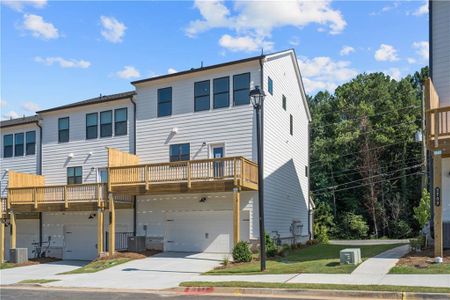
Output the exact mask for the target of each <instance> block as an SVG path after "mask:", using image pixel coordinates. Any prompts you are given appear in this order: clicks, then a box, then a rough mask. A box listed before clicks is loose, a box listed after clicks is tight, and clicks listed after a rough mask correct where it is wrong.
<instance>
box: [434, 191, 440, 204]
mask: <svg viewBox="0 0 450 300" xmlns="http://www.w3.org/2000/svg"><path fill="white" fill-rule="evenodd" d="M434 205H436V206H441V188H440V187H436V188H435V189H434Z"/></svg>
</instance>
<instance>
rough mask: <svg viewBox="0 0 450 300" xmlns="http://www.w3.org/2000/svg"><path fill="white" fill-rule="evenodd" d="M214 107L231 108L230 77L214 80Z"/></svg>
mask: <svg viewBox="0 0 450 300" xmlns="http://www.w3.org/2000/svg"><path fill="white" fill-rule="evenodd" d="M213 92H214V97H213V98H214V99H213V107H214V108H222V107H229V106H230V77H222V78H216V79H214V80H213Z"/></svg>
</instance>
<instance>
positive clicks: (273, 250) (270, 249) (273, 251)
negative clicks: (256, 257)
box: [264, 233, 278, 257]
mask: <svg viewBox="0 0 450 300" xmlns="http://www.w3.org/2000/svg"><path fill="white" fill-rule="evenodd" d="M264 239H265V241H266V254H267V256H268V257H274V256H275V255H277V252H278V249H277V245H275V242H274V241H273V240H272V239H271V238H270V235H268V234H267V233H266V234H265V235H264Z"/></svg>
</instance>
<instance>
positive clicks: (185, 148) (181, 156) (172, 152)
mask: <svg viewBox="0 0 450 300" xmlns="http://www.w3.org/2000/svg"><path fill="white" fill-rule="evenodd" d="M190 155H191V153H190V144H189V143H185V144H174V145H170V149H169V156H170V157H169V159H170V161H171V162H173V161H185V160H190Z"/></svg>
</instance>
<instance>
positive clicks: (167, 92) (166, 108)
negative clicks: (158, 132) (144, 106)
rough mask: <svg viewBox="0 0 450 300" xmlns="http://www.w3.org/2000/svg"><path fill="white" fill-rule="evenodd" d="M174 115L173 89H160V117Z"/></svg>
mask: <svg viewBox="0 0 450 300" xmlns="http://www.w3.org/2000/svg"><path fill="white" fill-rule="evenodd" d="M171 114H172V88H171V87H167V88H163V89H158V117H164V116H170V115H171Z"/></svg>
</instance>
